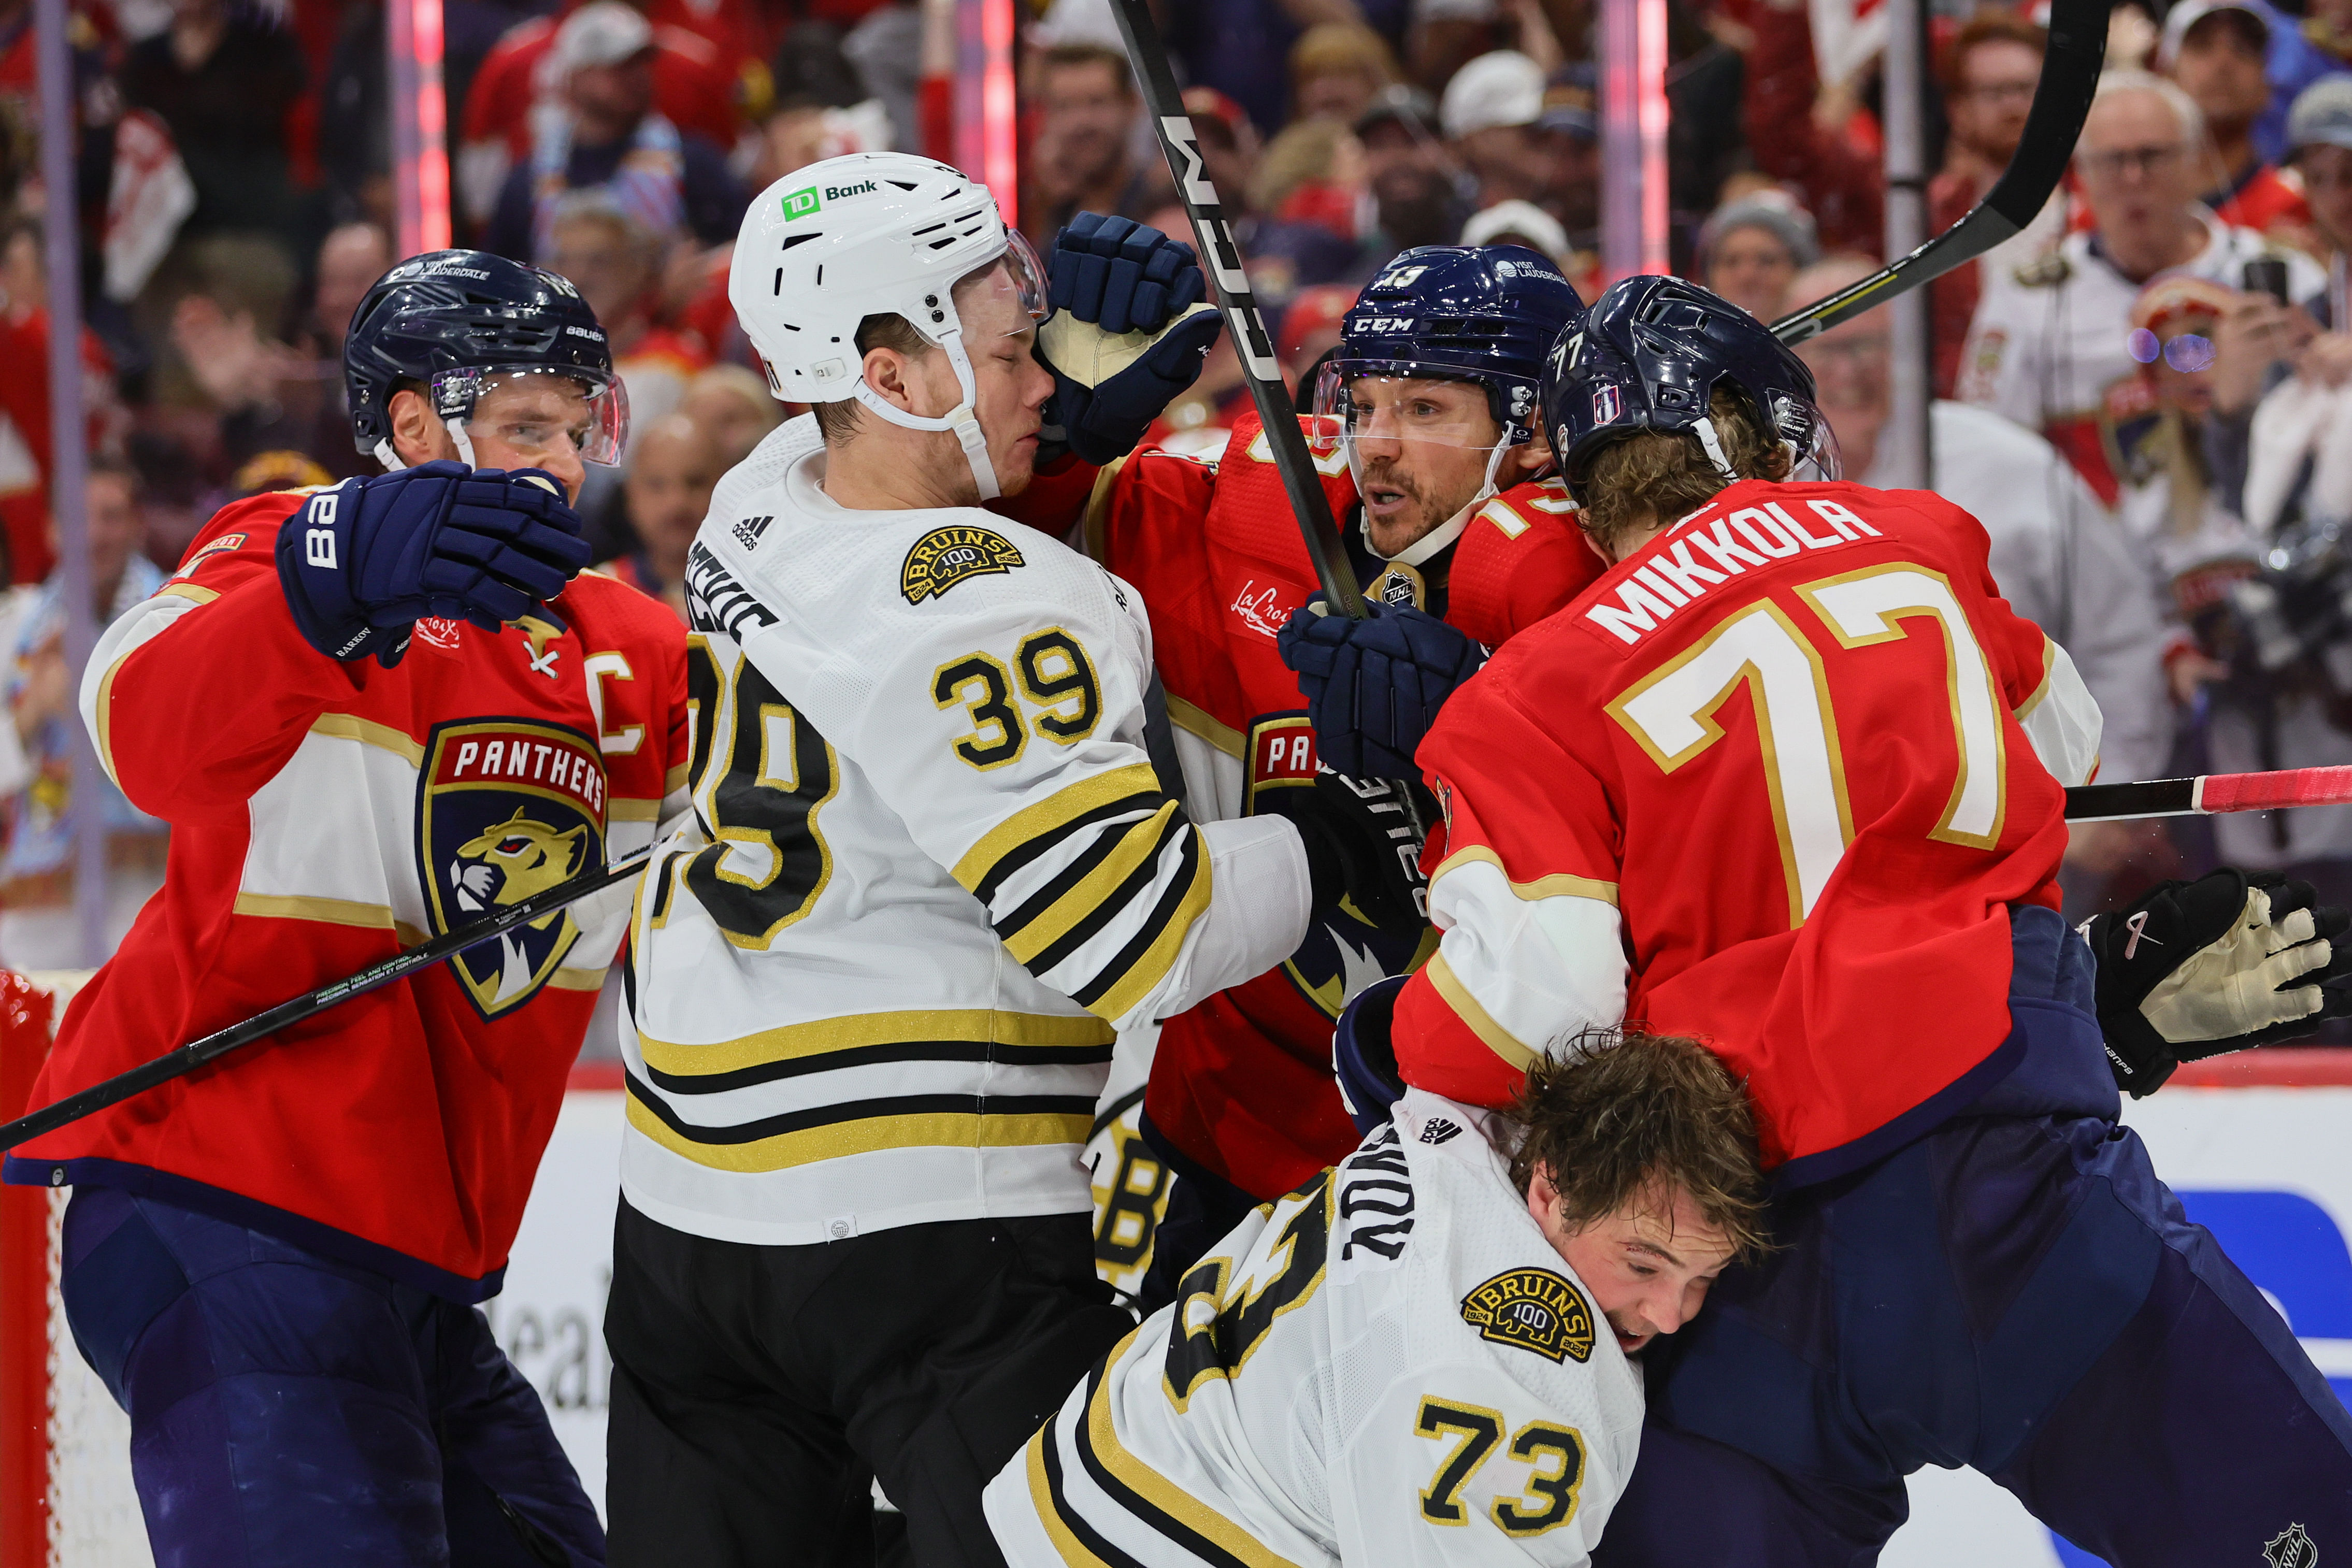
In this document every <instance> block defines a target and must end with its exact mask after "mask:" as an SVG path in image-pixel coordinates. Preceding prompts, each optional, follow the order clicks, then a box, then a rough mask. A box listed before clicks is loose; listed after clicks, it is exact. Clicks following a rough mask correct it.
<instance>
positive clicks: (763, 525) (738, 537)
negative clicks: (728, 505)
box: [733, 514, 776, 549]
mask: <svg viewBox="0 0 2352 1568" xmlns="http://www.w3.org/2000/svg"><path fill="white" fill-rule="evenodd" d="M775 520H776V519H775V517H774V515H773V514H770V515H769V516H767V517H745V518H743V519H741V520H740V521H739V522H738V523H737V524H736V525H735V528H734V529H733V532H734V535H735V542H736V543H737V544H739V545H741V546H742V547H743V548H744V549H751V548H752V547H753V546H755V545H757V544H758V543H759V542H760V536H761V534H764V533H766V532H767V531H768V525H769V524H770V523H772V522H774V521H775Z"/></svg>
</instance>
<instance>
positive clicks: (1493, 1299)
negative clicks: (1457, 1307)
mask: <svg viewBox="0 0 2352 1568" xmlns="http://www.w3.org/2000/svg"><path fill="white" fill-rule="evenodd" d="M1462 1321H1463V1322H1465V1323H1468V1324H1469V1325H1470V1326H1471V1327H1472V1328H1475V1329H1476V1330H1477V1331H1478V1337H1479V1338H1480V1339H1483V1340H1490V1341H1492V1342H1493V1343H1496V1344H1507V1345H1513V1346H1516V1347H1517V1348H1518V1349H1520V1350H1530V1351H1533V1352H1535V1354H1538V1355H1540V1356H1544V1357H1546V1358H1548V1359H1549V1360H1552V1361H1559V1360H1560V1359H1561V1358H1562V1357H1573V1358H1575V1359H1576V1360H1578V1361H1585V1360H1588V1359H1590V1358H1591V1354H1592V1311H1591V1308H1589V1307H1587V1306H1586V1305H1585V1304H1584V1298H1583V1297H1582V1296H1580V1295H1578V1294H1577V1293H1576V1287H1575V1286H1573V1285H1571V1284H1570V1283H1569V1282H1568V1281H1566V1280H1564V1279H1562V1278H1560V1276H1559V1275H1558V1274H1555V1273H1553V1272H1552V1271H1551V1270H1549V1269H1513V1270H1509V1271H1508V1272H1507V1273H1501V1274H1497V1275H1496V1276H1495V1277H1494V1278H1493V1279H1491V1280H1489V1281H1486V1283H1485V1284H1483V1285H1481V1286H1479V1287H1478V1288H1477V1289H1476V1290H1475V1291H1471V1292H1470V1293H1469V1294H1468V1295H1466V1296H1465V1297H1463V1298H1462Z"/></svg>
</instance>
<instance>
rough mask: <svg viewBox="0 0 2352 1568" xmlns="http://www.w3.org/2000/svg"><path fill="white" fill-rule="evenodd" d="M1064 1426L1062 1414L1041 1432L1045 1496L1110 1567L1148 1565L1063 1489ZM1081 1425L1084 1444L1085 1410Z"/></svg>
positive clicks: (1068, 1526)
mask: <svg viewBox="0 0 2352 1568" xmlns="http://www.w3.org/2000/svg"><path fill="white" fill-rule="evenodd" d="M1095 1375H1096V1376H1097V1377H1099V1376H1101V1375H1102V1368H1101V1367H1099V1366H1097V1367H1096V1368H1095ZM1060 1425H1061V1417H1060V1416H1055V1417H1054V1418H1053V1419H1052V1420H1050V1421H1047V1422H1046V1423H1045V1430H1044V1431H1043V1432H1040V1433H1039V1434H1038V1435H1037V1439H1038V1440H1037V1452H1038V1457H1039V1458H1043V1459H1044V1460H1045V1495H1046V1496H1047V1497H1049V1498H1050V1499H1052V1500H1053V1503H1054V1512H1055V1515H1056V1516H1058V1517H1059V1518H1060V1520H1061V1521H1062V1527H1063V1528H1064V1529H1066V1530H1067V1531H1069V1532H1070V1533H1071V1534H1072V1535H1075V1536H1076V1537H1077V1538H1078V1541H1079V1543H1080V1544H1082V1545H1083V1546H1085V1547H1086V1549H1087V1551H1089V1552H1093V1553H1094V1554H1095V1555H1096V1556H1097V1557H1099V1558H1101V1559H1102V1560H1103V1561H1104V1562H1105V1563H1109V1564H1110V1568H1146V1565H1145V1564H1144V1563H1142V1562H1140V1561H1139V1560H1138V1559H1136V1558H1134V1557H1131V1556H1129V1554H1128V1553H1127V1552H1125V1551H1123V1550H1121V1549H1120V1548H1119V1547H1118V1544H1117V1543H1115V1542H1112V1541H1111V1539H1110V1538H1109V1537H1108V1536H1107V1535H1105V1534H1103V1532H1102V1531H1099V1530H1097V1529H1096V1528H1095V1527H1094V1526H1093V1524H1091V1523H1090V1522H1088V1521H1087V1516H1086V1515H1085V1514H1083V1513H1080V1512H1079V1511H1077V1510H1076V1508H1073V1507H1072V1506H1071V1505H1070V1500H1069V1498H1068V1497H1067V1496H1066V1495H1065V1493H1064V1491H1063V1490H1062V1443H1061V1438H1060V1437H1059V1436H1058V1435H1057V1434H1056V1433H1055V1427H1059V1426H1060ZM1077 1427H1078V1441H1079V1442H1081V1443H1083V1442H1085V1441H1086V1429H1087V1418H1086V1412H1085V1411H1084V1410H1083V1409H1082V1410H1080V1411H1079V1413H1078V1419H1077Z"/></svg>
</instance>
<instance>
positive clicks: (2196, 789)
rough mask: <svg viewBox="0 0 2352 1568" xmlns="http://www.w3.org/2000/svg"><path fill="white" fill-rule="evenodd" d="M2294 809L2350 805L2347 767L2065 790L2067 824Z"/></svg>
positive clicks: (2213, 775) (2349, 770)
mask: <svg viewBox="0 0 2352 1568" xmlns="http://www.w3.org/2000/svg"><path fill="white" fill-rule="evenodd" d="M2296 806H2352V768H2280V769H2278V770H2277V771H2276V772H2272V773H2206V774H2201V775H2200V776H2199V777H2197V778H2195V779H2145V780H2143V781H2141V782H2138V783H2135V784H2085V785H2083V786H2081V787H2079V788H2076V789H2069V790H2067V791H2066V820H2067V821H2070V822H2085V821H2094V822H2095V821H2117V820H2120V819H2124V818H2130V817H2210V816H2214V815H2217V814H2219V813H2221V812H2223V811H2280V810H2289V809H2292V808H2294V807H2296Z"/></svg>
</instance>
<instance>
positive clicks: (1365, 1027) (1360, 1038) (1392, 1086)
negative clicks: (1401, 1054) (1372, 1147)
mask: <svg viewBox="0 0 2352 1568" xmlns="http://www.w3.org/2000/svg"><path fill="white" fill-rule="evenodd" d="M1405 978H1406V977H1404V976H1402V975H1391V976H1390V977H1388V978H1387V979H1385V980H1375V981H1373V982H1372V983H1371V984H1370V985H1369V986H1366V987H1365V988H1363V989H1362V990H1360V991H1358V992H1357V993H1356V995H1355V997H1354V998H1352V999H1351V1000H1349V1003H1348V1005H1347V1007H1346V1008H1344V1009H1341V1010H1340V1013H1339V1029H1338V1030H1336V1031H1334V1032H1333V1034H1332V1036H1331V1071H1332V1074H1333V1076H1335V1077H1337V1078H1338V1079H1339V1100H1340V1103H1343V1104H1345V1105H1346V1106H1347V1107H1348V1119H1349V1121H1351V1122H1353V1123H1355V1124H1356V1131H1357V1132H1359V1133H1362V1134H1366V1135H1367V1136H1369V1135H1370V1134H1371V1132H1372V1130H1373V1129H1374V1128H1376V1127H1378V1126H1380V1125H1381V1124H1383V1123H1386V1122H1389V1121H1392V1120H1394V1119H1395V1111H1396V1103H1397V1102H1398V1101H1399V1100H1402V1099H1403V1098H1404V1079H1403V1077H1402V1075H1400V1074H1399V1073H1398V1071H1397V1061H1396V1042H1395V1040H1393V1039H1391V1036H1390V1033H1389V1026H1390V1025H1391V1023H1392V1022H1393V1021H1394V1019H1395V1017H1396V999H1397V993H1398V992H1399V991H1402V989H1404V982H1405Z"/></svg>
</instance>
